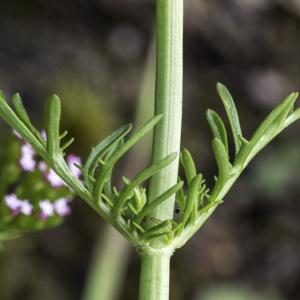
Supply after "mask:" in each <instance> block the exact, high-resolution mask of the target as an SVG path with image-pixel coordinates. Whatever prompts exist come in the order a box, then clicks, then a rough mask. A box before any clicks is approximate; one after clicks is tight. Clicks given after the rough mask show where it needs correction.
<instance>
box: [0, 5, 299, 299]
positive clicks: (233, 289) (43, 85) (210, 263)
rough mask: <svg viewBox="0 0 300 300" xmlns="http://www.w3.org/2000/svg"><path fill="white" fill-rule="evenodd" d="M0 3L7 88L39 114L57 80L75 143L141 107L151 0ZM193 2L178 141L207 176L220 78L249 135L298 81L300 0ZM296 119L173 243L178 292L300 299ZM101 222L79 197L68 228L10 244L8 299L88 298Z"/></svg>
mask: <svg viewBox="0 0 300 300" xmlns="http://www.w3.org/2000/svg"><path fill="white" fill-rule="evenodd" d="M0 4H1V6H0V87H1V89H2V90H3V91H4V92H5V93H6V94H7V95H11V94H12V93H13V92H15V91H19V92H20V93H21V94H22V96H23V99H24V102H25V104H26V106H27V107H28V108H29V111H30V113H31V115H32V116H34V119H35V121H36V124H39V127H42V123H41V119H42V108H43V106H44V99H45V98H46V97H47V96H48V95H51V94H53V93H57V94H58V95H60V96H61V98H62V100H63V106H64V127H66V128H68V129H69V130H70V131H71V132H72V134H73V135H74V136H75V137H76V143H75V145H74V147H73V149H72V150H73V152H75V153H76V154H79V155H81V156H83V157H86V155H87V153H88V151H89V149H90V146H91V145H93V144H95V143H96V142H97V141H98V140H99V139H100V138H101V137H103V136H104V135H105V134H106V133H108V132H109V131H111V130H112V129H114V128H116V127H117V126H119V125H121V124H123V123H127V122H129V121H131V120H132V119H134V115H135V110H136V103H137V99H138V95H139V91H140V85H141V81H142V78H143V72H144V66H145V61H146V58H147V55H148V52H149V48H150V47H151V44H152V40H153V32H154V20H155V6H154V1H153V0H139V1H137V0H72V1H71V0H65V1H55V0H53V1H46V0H35V1H34V0H27V1H23V0H19V1H16V0H15V1H14V0H10V1H5V0H1V1H0ZM185 15H186V18H185V45H184V46H185V48H184V52H185V54H184V56H185V57H184V58H185V63H184V66H185V79H184V115H183V121H184V123H183V142H182V145H183V146H184V147H188V148H189V149H190V150H191V152H192V154H193V156H194V157H195V159H196V161H197V164H198V168H199V169H200V170H201V171H203V173H204V174H205V175H206V176H207V177H208V181H211V179H212V178H213V174H214V173H215V172H216V166H215V162H214V159H213V156H212V153H211V148H210V132H209V128H208V125H207V124H206V121H205V110H206V109H207V108H213V109H216V110H218V111H219V112H221V113H222V112H223V110H222V107H221V105H220V101H219V100H218V97H217V94H216V92H215V84H216V82H217V81H220V82H223V83H224V84H226V85H227V86H228V88H229V89H230V90H231V92H232V94H233V95H234V97H235V99H236V104H237V107H238V109H239V112H240V118H241V123H242V126H243V130H244V132H245V133H246V136H250V134H251V133H252V132H253V130H254V129H255V128H256V126H257V125H258V124H259V122H260V121H261V120H262V119H263V118H264V116H266V114H267V113H268V112H269V111H270V109H271V108H272V107H273V106H274V105H276V103H278V102H279V101H280V100H281V99H282V98H283V97H284V96H285V95H286V94H288V93H289V92H292V91H295V90H299V82H300V55H299V53H300V38H299V37H300V1H299V0H186V1H185ZM222 115H224V114H222ZM5 131H7V127H6V126H5V125H4V123H3V122H1V135H3V134H4V133H5ZM299 132H300V125H299V123H298V124H296V125H294V126H293V127H292V128H289V129H288V130H287V131H286V132H285V133H284V134H282V135H281V136H280V137H279V138H278V139H276V140H275V141H274V142H273V143H272V144H271V145H270V146H268V148H267V149H266V150H265V151H264V152H263V153H262V154H260V155H259V156H258V157H257V158H256V160H255V162H254V163H252V164H251V166H250V167H249V168H248V169H247V170H246V172H245V173H244V175H243V176H242V177H241V179H240V180H239V181H238V183H237V184H236V185H235V187H234V188H233V190H232V191H231V192H230V194H229V195H228V196H227V198H226V201H225V203H224V204H223V205H222V206H221V207H220V208H219V209H218V210H217V212H216V213H215V214H214V215H213V217H212V218H211V219H210V220H209V221H208V222H207V224H206V225H205V226H204V227H203V229H202V230H201V231H200V232H199V233H198V234H197V235H196V236H195V237H194V238H193V239H192V240H191V241H190V242H189V243H188V244H187V245H186V246H185V248H183V249H181V250H179V251H178V252H177V253H176V255H175V256H174V258H173V265H172V274H171V277H172V282H171V299H174V300H177V299H178V300H183V299H196V300H198V299H199V300H207V299H209V300H210V299H212V300H227V299H230V300H245V299H248V298H246V297H247V296H242V294H243V293H246V294H250V296H249V299H252V300H253V299H254V300H256V299H272V300H273V299H277V298H278V299H283V300H288V299H291V300H295V299H300V255H299V253H300V218H299V216H300V199H298V198H299V192H300V187H299V183H300V170H299V166H300V139H299ZM133 164H134V162H133ZM133 167H134V166H133ZM103 225H104V222H103V221H102V220H100V219H99V218H98V217H97V216H96V215H95V213H94V212H92V211H91V210H90V209H89V208H88V207H86V205H85V204H84V203H83V202H81V201H80V200H78V201H76V202H75V203H74V205H73V214H72V216H71V217H70V218H68V220H67V222H66V223H65V224H64V225H63V226H61V227H60V228H58V229H55V230H51V231H47V232H43V233H38V234H34V235H27V236H24V237H23V238H21V239H18V240H15V241H11V242H7V243H5V244H4V245H3V248H2V249H1V253H0V299H1V300H14V299H18V300H19V299H21V300H41V299H42V300H48V299H49V300H50V299H51V300H52V299H56V300H62V299H63V300H68V299H72V300H76V299H80V297H81V295H82V292H83V289H84V284H85V279H86V276H87V272H88V267H89V263H90V259H91V255H92V251H93V246H94V242H95V240H96V238H97V237H98V235H99V234H98V233H99V232H101V230H102V229H103V228H104V227H103ZM124 255H126V253H124ZM138 272H139V260H138V256H137V255H136V254H135V253H134V252H133V251H132V254H131V259H130V264H129V268H128V271H127V272H126V282H125V283H124V288H123V289H122V295H121V297H120V299H124V300H127V299H128V300H129V299H136V298H137V286H138V284H137V280H138ZM213 293H215V294H213ZM218 293H219V294H220V295H221V296H220V295H219V294H218ZM239 293H240V294H239ZM227 294H228V295H231V296H226V295H227ZM233 294H234V295H237V296H233ZM239 295H240V296H239ZM226 297H227V298H226ZM234 297H236V298H234Z"/></svg>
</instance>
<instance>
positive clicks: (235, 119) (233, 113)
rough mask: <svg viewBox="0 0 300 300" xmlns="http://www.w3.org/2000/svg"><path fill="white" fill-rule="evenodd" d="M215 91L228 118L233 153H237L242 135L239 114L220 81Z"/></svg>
mask: <svg viewBox="0 0 300 300" xmlns="http://www.w3.org/2000/svg"><path fill="white" fill-rule="evenodd" d="M217 91H218V93H219V95H220V98H221V100H222V102H223V105H224V107H225V110H226V114H227V116H228V120H229V123H230V127H231V130H232V134H233V139H234V145H235V153H236V154H237V153H238V152H239V150H240V147H241V141H240V138H239V137H240V136H243V134H242V130H241V126H240V121H239V116H238V113H237V110H236V107H235V104H234V101H233V98H232V96H231V94H230V92H229V91H228V89H227V88H226V87H225V86H224V85H223V84H221V83H218V84H217Z"/></svg>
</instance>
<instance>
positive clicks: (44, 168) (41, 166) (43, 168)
mask: <svg viewBox="0 0 300 300" xmlns="http://www.w3.org/2000/svg"><path fill="white" fill-rule="evenodd" d="M38 169H39V170H40V171H41V172H42V173H45V172H46V171H47V170H48V166H47V164H46V163H45V162H44V161H40V162H39V164H38Z"/></svg>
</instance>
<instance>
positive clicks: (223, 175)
mask: <svg viewBox="0 0 300 300" xmlns="http://www.w3.org/2000/svg"><path fill="white" fill-rule="evenodd" d="M212 148H213V151H214V154H215V158H216V161H217V165H218V169H219V175H218V180H220V181H221V182H223V181H226V179H227V178H228V176H229V174H230V171H231V169H232V166H231V164H230V162H229V156H228V152H227V151H226V149H225V146H224V145H223V143H222V141H221V140H220V139H218V138H214V139H213V140H212Z"/></svg>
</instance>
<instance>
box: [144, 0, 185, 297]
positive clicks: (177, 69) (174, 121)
mask: <svg viewBox="0 0 300 300" xmlns="http://www.w3.org/2000/svg"><path fill="white" fill-rule="evenodd" d="M156 19H157V21H156V36H157V45H156V47H157V48H156V51H157V52H156V53H157V62H156V91H155V92H156V95H155V114H163V116H164V118H163V120H162V122H160V123H159V124H158V126H156V128H155V130H154V139H153V154H152V161H153V162H157V161H158V160H160V159H162V158H164V157H166V156H167V155H169V154H171V153H173V152H176V153H177V154H179V151H180V138H181V118H182V73H183V53H182V52H183V0H157V1H156ZM178 162H179V157H177V160H175V161H174V162H173V163H172V164H170V166H168V167H167V168H165V169H164V170H163V171H161V172H160V173H159V174H157V175H156V176H154V177H152V179H151V181H150V187H149V199H150V201H151V200H153V199H154V198H156V197H157V196H159V195H160V194H162V193H163V192H165V191H166V190H167V189H169V188H170V187H171V186H173V185H174V184H176V182H177V177H178ZM174 202H175V197H172V198H170V199H169V200H168V201H166V202H164V203H163V204H162V205H160V206H159V207H158V208H157V209H156V210H155V212H154V213H153V214H152V215H151V217H154V218H156V219H159V220H166V219H172V218H173V211H174ZM150 224H151V222H149V225H150ZM155 246H156V247H161V248H163V246H162V245H155ZM170 256H171V253H168V252H166V251H163V250H162V251H158V253H155V254H152V255H151V253H147V254H146V253H142V254H141V259H142V266H141V277H140V294H139V299H140V300H154V299H155V300H167V299H169V273H170Z"/></svg>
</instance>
